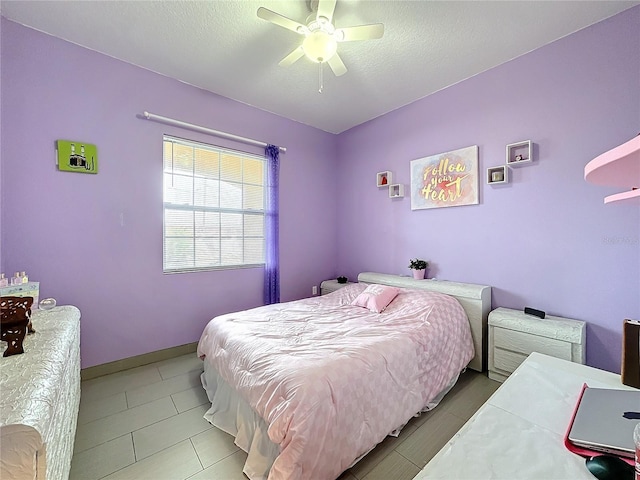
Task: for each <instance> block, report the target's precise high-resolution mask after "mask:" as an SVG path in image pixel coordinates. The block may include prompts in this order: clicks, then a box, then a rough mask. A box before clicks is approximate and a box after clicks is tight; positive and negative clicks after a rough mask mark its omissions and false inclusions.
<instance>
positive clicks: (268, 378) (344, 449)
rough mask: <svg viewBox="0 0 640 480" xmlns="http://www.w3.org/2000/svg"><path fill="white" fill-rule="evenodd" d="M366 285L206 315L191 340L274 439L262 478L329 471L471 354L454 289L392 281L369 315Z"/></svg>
mask: <svg viewBox="0 0 640 480" xmlns="http://www.w3.org/2000/svg"><path fill="white" fill-rule="evenodd" d="M365 287H366V285H363V284H353V285H348V286H346V287H344V288H342V289H340V290H338V291H336V292H334V293H331V294H329V295H325V296H322V297H314V298H309V299H305V300H299V301H295V302H289V303H282V304H275V305H268V306H265V307H259V308H255V309H252V310H246V311H242V312H237V313H231V314H227V315H222V316H219V317H216V318H214V319H213V320H211V321H210V322H209V324H208V325H207V326H206V328H205V330H204V332H203V334H202V337H201V338H200V342H199V344H198V355H200V356H206V357H207V359H208V361H209V362H210V363H211V364H212V365H213V366H214V367H215V368H216V369H217V371H218V373H219V374H220V375H221V376H222V378H223V379H224V380H225V381H226V382H227V383H229V384H230V385H231V386H233V387H234V388H235V389H236V390H237V391H238V392H239V394H240V395H241V396H242V397H243V398H244V399H245V400H246V401H247V402H248V403H249V405H251V406H252V407H253V408H254V409H255V411H256V412H257V413H258V414H259V415H260V416H261V417H262V418H264V419H265V420H266V422H267V423H268V425H269V430H268V433H269V438H270V439H271V440H272V441H273V442H274V443H276V444H278V445H280V455H279V456H278V458H277V459H276V461H275V462H274V464H273V466H272V468H271V471H270V474H269V479H270V480H279V479H290V480H297V479H313V480H323V479H327V480H329V479H335V478H336V477H338V476H339V475H340V474H341V473H342V472H343V471H344V470H345V469H347V468H348V467H349V466H350V465H351V464H352V463H353V461H354V460H356V459H357V458H358V457H359V456H361V455H362V454H364V453H366V452H367V451H369V450H370V449H371V448H372V447H373V446H375V445H376V444H377V443H379V442H381V441H382V440H383V439H384V438H385V436H387V434H389V433H390V432H391V431H393V430H394V429H396V428H399V427H401V426H402V425H404V424H405V423H406V422H407V421H408V420H409V419H410V418H411V417H412V416H413V415H414V414H415V413H417V412H418V411H420V410H421V409H422V408H423V407H424V406H425V405H427V403H428V402H429V401H430V400H431V399H432V398H433V397H434V396H435V395H437V394H438V393H439V392H440V391H441V390H442V389H443V388H444V387H445V386H446V385H447V384H448V383H449V382H450V380H451V379H452V378H453V377H454V376H455V375H457V374H458V373H459V372H460V371H461V370H462V369H463V368H464V367H465V366H466V365H467V363H468V362H469V361H470V360H471V358H472V357H473V355H474V351H473V342H472V340H471V332H470V328H469V323H468V320H467V316H466V314H465V312H464V310H463V309H462V307H461V306H460V304H459V303H458V301H457V300H455V299H454V298H453V297H449V296H447V295H443V294H440V293H433V292H426V291H420V290H412V289H400V293H399V294H398V296H397V297H396V298H395V300H394V301H393V302H391V304H390V305H389V306H388V307H387V309H386V310H385V311H384V312H382V313H380V314H378V313H370V312H369V311H368V310H366V309H364V308H362V307H354V306H351V305H350V303H351V301H352V300H353V299H354V298H355V297H356V296H357V295H358V294H359V293H360V292H361V291H362V290H364V288H365Z"/></svg>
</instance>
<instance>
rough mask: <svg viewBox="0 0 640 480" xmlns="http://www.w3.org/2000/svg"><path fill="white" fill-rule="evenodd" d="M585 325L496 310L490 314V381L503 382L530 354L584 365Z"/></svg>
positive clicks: (507, 309) (561, 319) (577, 322)
mask: <svg viewBox="0 0 640 480" xmlns="http://www.w3.org/2000/svg"><path fill="white" fill-rule="evenodd" d="M586 331H587V330H586V324H585V322H582V321H579V320H572V319H569V318H561V317H554V316H550V315H548V316H546V317H545V318H544V319H542V318H538V317H534V316H532V315H527V314H525V313H524V312H522V311H519V310H512V309H510V308H502V307H500V308H496V309H495V310H493V311H491V313H489V378H491V379H492V380H497V381H499V382H503V381H504V380H505V379H506V378H507V377H508V376H509V375H510V374H511V373H512V372H513V371H514V370H515V369H516V368H517V367H518V366H519V365H520V364H521V363H522V362H523V361H524V360H525V359H526V358H527V355H529V354H530V353H532V352H539V353H544V354H546V355H551V356H552V357H556V358H562V359H564V360H569V361H571V362H576V363H581V364H584V363H585V347H586V345H585V339H586Z"/></svg>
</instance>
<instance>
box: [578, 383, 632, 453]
mask: <svg viewBox="0 0 640 480" xmlns="http://www.w3.org/2000/svg"><path fill="white" fill-rule="evenodd" d="M638 423H640V390H612V389H605V388H586V389H585V391H584V394H583V396H582V400H581V401H580V405H579V406H578V411H577V412H576V416H575V419H574V421H573V425H572V427H571V431H570V432H569V440H570V441H571V442H572V443H573V444H574V445H576V446H578V447H583V448H588V449H590V450H595V451H597V452H604V453H610V454H613V455H618V456H621V457H630V458H633V457H634V455H635V445H634V443H633V430H634V428H635V426H636V425H637V424H638Z"/></svg>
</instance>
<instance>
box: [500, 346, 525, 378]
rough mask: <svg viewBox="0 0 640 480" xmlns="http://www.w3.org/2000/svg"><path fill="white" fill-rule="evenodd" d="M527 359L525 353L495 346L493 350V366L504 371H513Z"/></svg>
mask: <svg viewBox="0 0 640 480" xmlns="http://www.w3.org/2000/svg"><path fill="white" fill-rule="evenodd" d="M526 359H527V355H524V354H522V353H516V352H510V351H509V350H502V349H501V348H495V349H494V351H493V368H495V369H496V370H501V371H503V372H506V373H511V372H513V371H514V370H515V369H516V368H518V367H519V366H520V364H521V363H522V362H524V361H525V360H526Z"/></svg>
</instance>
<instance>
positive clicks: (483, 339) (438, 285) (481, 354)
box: [358, 272, 491, 372]
mask: <svg viewBox="0 0 640 480" xmlns="http://www.w3.org/2000/svg"><path fill="white" fill-rule="evenodd" d="M358 281H359V282H361V283H378V284H381V285H391V286H394V287H404V288H419V289H421V290H429V291H432V292H440V293H445V294H447V295H451V296H452V297H455V298H456V299H457V300H458V302H460V305H462V308H464V311H465V312H466V313H467V317H469V324H470V325H471V336H472V337H473V346H474V347H475V350H476V355H475V357H473V359H472V360H471V361H470V362H469V368H472V369H474V370H477V371H479V372H482V371H484V370H486V369H487V318H488V316H489V312H490V311H491V287H488V286H486V285H474V284H471V283H457V282H449V281H445V280H414V279H413V278H411V277H400V276H398V275H389V274H386V273H374V272H362V273H361V274H360V275H358Z"/></svg>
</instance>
